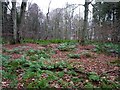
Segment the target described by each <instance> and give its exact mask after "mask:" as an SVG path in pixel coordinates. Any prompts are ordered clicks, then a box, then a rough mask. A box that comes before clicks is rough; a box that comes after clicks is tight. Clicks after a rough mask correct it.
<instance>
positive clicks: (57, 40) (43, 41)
mask: <svg viewBox="0 0 120 90" xmlns="http://www.w3.org/2000/svg"><path fill="white" fill-rule="evenodd" d="M22 42H23V43H37V44H42V45H48V44H50V43H56V44H59V43H66V42H68V43H69V42H72V43H76V42H77V41H75V40H62V39H52V40H33V39H24V40H23V41H22Z"/></svg>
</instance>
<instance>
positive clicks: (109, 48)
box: [93, 43, 118, 54]
mask: <svg viewBox="0 0 120 90" xmlns="http://www.w3.org/2000/svg"><path fill="white" fill-rule="evenodd" d="M94 45H95V47H96V48H95V49H93V51H94V52H104V53H108V54H111V53H115V54H116V53H118V44H113V43H95V44H94Z"/></svg>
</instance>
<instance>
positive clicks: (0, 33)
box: [0, 1, 2, 37]
mask: <svg viewBox="0 0 120 90" xmlns="http://www.w3.org/2000/svg"><path fill="white" fill-rule="evenodd" d="M1 36H2V2H1V1H0V37H1Z"/></svg>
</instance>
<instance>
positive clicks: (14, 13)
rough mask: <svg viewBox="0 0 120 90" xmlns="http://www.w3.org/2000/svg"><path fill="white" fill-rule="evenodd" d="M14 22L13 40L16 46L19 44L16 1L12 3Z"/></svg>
mask: <svg viewBox="0 0 120 90" xmlns="http://www.w3.org/2000/svg"><path fill="white" fill-rule="evenodd" d="M12 20H13V38H14V44H16V42H17V18H16V1H14V2H12Z"/></svg>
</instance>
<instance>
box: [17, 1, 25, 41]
mask: <svg viewBox="0 0 120 90" xmlns="http://www.w3.org/2000/svg"><path fill="white" fill-rule="evenodd" d="M26 6H27V1H25V0H22V4H21V11H20V18H19V23H18V30H17V43H20V42H21V39H22V37H21V36H22V31H20V28H21V27H22V23H23V21H24V18H25V10H26Z"/></svg>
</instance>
